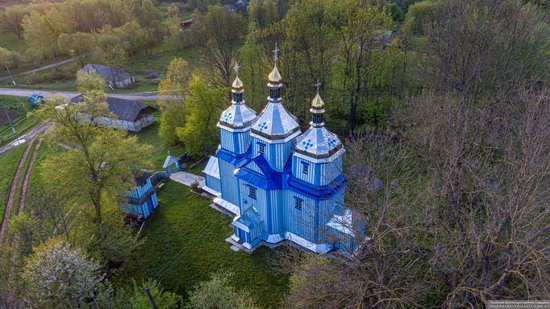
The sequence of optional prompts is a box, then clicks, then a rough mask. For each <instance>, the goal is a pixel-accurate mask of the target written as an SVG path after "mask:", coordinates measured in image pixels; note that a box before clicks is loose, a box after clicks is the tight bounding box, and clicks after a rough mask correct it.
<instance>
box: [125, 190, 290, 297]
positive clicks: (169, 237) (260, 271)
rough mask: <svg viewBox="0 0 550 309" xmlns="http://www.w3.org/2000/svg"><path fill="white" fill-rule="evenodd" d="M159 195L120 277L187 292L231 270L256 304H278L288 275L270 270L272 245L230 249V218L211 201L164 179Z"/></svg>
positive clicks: (237, 283) (235, 281)
mask: <svg viewBox="0 0 550 309" xmlns="http://www.w3.org/2000/svg"><path fill="white" fill-rule="evenodd" d="M159 200H160V207H159V208H158V210H157V212H156V213H155V214H154V215H153V216H152V217H151V218H150V219H149V220H148V221H147V222H146V223H145V227H144V229H143V231H142V236H143V237H144V238H145V243H144V245H143V247H141V248H140V249H139V250H138V252H136V253H135V255H134V256H133V257H132V258H131V260H129V261H128V262H127V264H126V267H125V268H124V269H123V270H122V272H121V273H119V274H118V275H119V279H120V281H121V282H124V283H126V282H127V279H128V278H130V277H135V278H136V279H140V278H142V279H145V278H148V277H151V278H155V279H157V280H160V282H161V283H162V284H163V286H164V287H165V288H166V289H168V290H171V291H174V292H177V293H179V294H181V295H184V296H186V295H187V293H188V292H189V291H190V290H191V289H192V288H193V287H194V286H195V285H196V284H198V283H199V282H200V281H203V280H208V279H209V277H210V276H211V275H212V274H214V273H216V272H221V271H231V272H233V273H234V274H235V275H234V278H233V279H234V282H233V284H234V285H235V286H236V287H237V288H243V289H246V290H248V291H250V292H251V294H252V295H253V296H254V297H256V300H257V303H258V304H262V305H263V306H266V307H274V306H276V305H277V304H278V303H279V301H280V299H281V297H282V296H283V293H284V292H285V291H286V287H287V285H288V278H287V277H286V276H284V275H281V274H279V273H277V272H276V271H274V270H273V267H272V260H273V259H274V258H275V255H276V250H271V249H268V248H265V247H261V248H259V249H258V250H256V251H254V253H252V254H248V253H245V252H242V251H240V252H233V251H232V250H231V249H230V245H229V244H228V243H226V242H225V238H226V237H228V236H229V235H231V233H232V229H231V227H229V226H228V224H229V223H230V222H231V218H230V217H229V216H226V215H223V214H221V213H219V212H218V211H216V210H214V209H212V208H210V207H209V205H210V204H211V203H212V201H210V200H209V199H206V198H203V197H201V196H198V195H196V194H194V193H191V191H190V190H189V188H187V187H185V186H183V185H181V184H179V183H176V182H168V183H167V184H166V186H165V187H164V188H163V189H162V190H161V191H160V192H159ZM181 250H183V251H182V254H181V255H180V256H179V258H176V259H174V256H176V254H177V253H178V252H180V251H181ZM277 250H280V249H277ZM171 261H172V263H170V262H171ZM169 263H170V264H169ZM165 266H166V268H165ZM163 268H164V269H165V270H166V272H165V274H164V275H163V276H162V275H161V271H162V269H163Z"/></svg>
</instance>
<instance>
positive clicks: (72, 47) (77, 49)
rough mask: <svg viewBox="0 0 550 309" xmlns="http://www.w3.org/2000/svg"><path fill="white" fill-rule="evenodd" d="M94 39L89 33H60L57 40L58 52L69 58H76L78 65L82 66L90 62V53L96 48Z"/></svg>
mask: <svg viewBox="0 0 550 309" xmlns="http://www.w3.org/2000/svg"><path fill="white" fill-rule="evenodd" d="M96 43H97V42H96V38H95V36H94V35H93V34H91V33H84V32H76V33H72V34H67V33H62V34H61V35H59V37H58V38H57V44H58V45H59V50H60V51H61V52H62V53H64V54H66V55H71V56H77V59H78V64H79V65H80V66H84V65H85V64H87V63H89V62H90V59H91V57H92V52H93V50H94V49H95V48H96Z"/></svg>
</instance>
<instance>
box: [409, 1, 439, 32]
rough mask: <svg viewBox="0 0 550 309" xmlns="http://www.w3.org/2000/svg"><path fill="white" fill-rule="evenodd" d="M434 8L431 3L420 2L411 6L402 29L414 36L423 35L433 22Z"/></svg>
mask: <svg viewBox="0 0 550 309" xmlns="http://www.w3.org/2000/svg"><path fill="white" fill-rule="evenodd" d="M434 7H435V4H434V3H433V2H431V1H422V2H417V3H415V4H413V5H411V6H410V7H409V11H408V13H407V16H406V18H405V23H404V28H405V29H406V30H407V31H410V32H412V33H413V34H414V35H417V36H419V35H424V34H425V33H426V31H427V29H428V28H429V27H430V23H432V22H434V19H435V16H434Z"/></svg>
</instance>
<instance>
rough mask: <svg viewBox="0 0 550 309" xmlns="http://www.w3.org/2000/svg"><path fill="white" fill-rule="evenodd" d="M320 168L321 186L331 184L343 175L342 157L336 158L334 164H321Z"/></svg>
mask: <svg viewBox="0 0 550 309" xmlns="http://www.w3.org/2000/svg"><path fill="white" fill-rule="evenodd" d="M320 168H321V170H320V175H321V177H320V182H321V185H326V184H329V183H330V182H331V181H333V180H334V179H335V178H336V177H338V176H340V175H341V174H342V156H340V157H338V158H336V159H335V160H334V161H333V162H330V163H323V164H320Z"/></svg>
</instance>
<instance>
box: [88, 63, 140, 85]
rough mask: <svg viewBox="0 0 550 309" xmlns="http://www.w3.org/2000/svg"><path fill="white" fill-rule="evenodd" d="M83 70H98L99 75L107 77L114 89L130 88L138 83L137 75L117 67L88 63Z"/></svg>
mask: <svg viewBox="0 0 550 309" xmlns="http://www.w3.org/2000/svg"><path fill="white" fill-rule="evenodd" d="M82 70H83V71H85V72H88V73H89V72H96V73H97V75H99V76H101V77H102V78H103V79H105V81H106V82H107V84H109V87H111V88H113V89H121V88H128V87H130V86H133V85H134V84H135V83H136V75H134V74H133V73H130V72H128V71H125V70H123V69H120V68H117V67H112V66H107V65H99V64H87V65H85V66H84V67H83V68H82Z"/></svg>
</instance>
